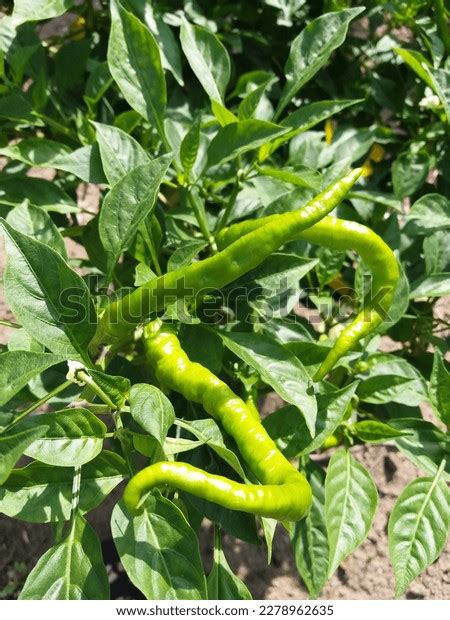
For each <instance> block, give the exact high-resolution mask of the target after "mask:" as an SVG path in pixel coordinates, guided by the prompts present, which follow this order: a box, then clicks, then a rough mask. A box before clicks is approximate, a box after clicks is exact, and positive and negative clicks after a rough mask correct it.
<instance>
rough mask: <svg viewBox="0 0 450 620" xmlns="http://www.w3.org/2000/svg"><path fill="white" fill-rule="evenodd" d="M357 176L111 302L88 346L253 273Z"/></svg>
mask: <svg viewBox="0 0 450 620" xmlns="http://www.w3.org/2000/svg"><path fill="white" fill-rule="evenodd" d="M360 174H361V169H355V170H352V171H351V172H349V173H348V174H347V175H346V176H344V177H343V178H342V179H340V180H339V181H337V182H336V183H334V184H333V185H331V186H330V187H328V188H327V189H326V190H325V191H323V192H322V193H321V194H319V195H318V196H317V197H316V198H314V199H313V200H311V201H310V202H309V203H308V204H307V205H305V206H304V207H303V208H302V209H301V210H299V211H292V212H290V213H287V214H285V215H284V216H283V219H282V220H279V221H278V220H277V221H274V222H272V221H268V222H267V226H264V227H257V229H255V230H252V231H251V232H249V234H246V235H245V236H243V237H242V238H236V239H234V241H233V243H231V244H229V245H228V247H227V248H225V249H224V250H222V251H221V252H219V253H218V254H215V255H214V256H211V257H209V258H206V259H205V260H202V261H198V262H196V263H192V264H191V265H189V266H187V267H182V268H180V269H176V270H174V271H171V272H169V273H166V274H164V275H162V276H160V277H159V278H155V279H153V280H151V281H150V282H148V283H147V284H144V285H142V286H140V287H139V288H137V289H136V290H134V291H133V292H131V293H129V294H128V295H125V296H124V297H122V298H121V299H119V300H117V301H115V302H112V303H110V304H109V305H108V306H107V307H106V309H105V311H104V314H103V316H102V317H101V319H100V322H99V328H98V330H97V334H96V337H95V338H94V341H93V343H92V348H93V349H95V347H96V346H98V345H99V344H102V343H104V344H110V343H112V342H115V341H117V340H121V339H122V338H124V337H125V336H126V335H127V333H129V332H130V331H132V330H133V328H134V327H135V326H136V325H138V324H139V323H142V322H143V321H144V320H145V319H146V318H148V317H149V316H150V315H151V314H152V313H155V312H158V311H160V310H163V309H164V308H165V307H167V305H168V304H170V303H173V302H174V301H175V300H176V299H180V298H187V299H189V298H190V299H194V298H198V297H204V296H205V295H207V294H208V293H210V292H211V291H213V290H218V289H220V288H223V287H224V286H226V285H227V284H230V283H231V282H233V281H234V280H236V279H237V278H239V277H240V276H242V275H244V274H245V273H247V272H248V271H250V270H251V269H254V268H255V267H257V266H258V265H259V264H260V263H262V262H263V260H265V259H266V258H267V257H268V256H270V255H271V254H272V253H273V252H275V251H276V250H278V249H279V248H280V247H281V246H282V245H284V244H285V243H286V242H287V241H288V240H289V239H291V238H292V237H293V236H296V235H298V234H299V233H300V232H301V231H302V230H305V229H306V228H309V227H310V226H312V225H313V224H315V223H316V222H318V221H320V220H321V219H322V218H323V217H324V216H325V215H326V214H327V213H329V212H330V211H332V210H333V209H334V208H335V207H336V206H337V205H338V204H339V203H340V202H341V201H342V200H343V199H344V198H345V196H346V194H347V193H348V192H349V190H350V189H351V187H352V186H353V185H354V183H355V182H356V181H357V179H358V178H359V176H360Z"/></svg>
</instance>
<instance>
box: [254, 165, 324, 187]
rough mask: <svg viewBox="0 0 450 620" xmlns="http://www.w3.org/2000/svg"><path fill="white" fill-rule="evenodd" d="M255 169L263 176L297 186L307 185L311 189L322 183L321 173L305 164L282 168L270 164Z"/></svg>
mask: <svg viewBox="0 0 450 620" xmlns="http://www.w3.org/2000/svg"><path fill="white" fill-rule="evenodd" d="M257 170H258V172H259V173H260V174H263V175H264V176H268V177H272V178H274V179H280V180H281V181H284V182H285V183H290V184H291V185H297V186H299V187H307V188H311V189H316V190H317V189H319V188H320V186H321V184H322V175H321V174H320V172H317V171H316V170H313V169H312V168H307V167H306V166H299V165H297V166H286V167H284V168H280V167H277V168H275V167H272V166H258V167H257Z"/></svg>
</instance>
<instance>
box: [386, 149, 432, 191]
mask: <svg viewBox="0 0 450 620" xmlns="http://www.w3.org/2000/svg"><path fill="white" fill-rule="evenodd" d="M430 166H431V160H430V157H429V155H428V154H427V153H425V152H423V151H420V152H418V153H412V152H411V151H404V152H403V153H400V155H399V156H398V157H397V159H396V160H395V161H394V163H393V164H392V185H393V187H394V194H395V196H396V197H397V198H406V197H407V196H412V195H413V194H414V193H415V192H416V191H417V190H419V189H420V188H421V187H422V185H423V184H424V183H425V181H426V178H427V176H428V172H429V170H430Z"/></svg>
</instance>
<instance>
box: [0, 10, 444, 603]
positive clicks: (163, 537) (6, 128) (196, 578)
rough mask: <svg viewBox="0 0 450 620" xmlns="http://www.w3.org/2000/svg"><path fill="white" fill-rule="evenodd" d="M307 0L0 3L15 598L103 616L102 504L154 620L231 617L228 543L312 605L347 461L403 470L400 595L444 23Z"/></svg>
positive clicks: (415, 565) (6, 499) (358, 471)
mask: <svg viewBox="0 0 450 620" xmlns="http://www.w3.org/2000/svg"><path fill="white" fill-rule="evenodd" d="M321 4H322V3H308V2H305V1H302V0H300V1H297V2H278V1H274V0H270V1H269V0H258V2H255V3H252V10H251V11H250V10H249V9H248V3H247V2H239V1H238V0H236V1H235V2H230V3H228V4H225V5H224V3H223V2H215V1H208V2H206V1H204V2H203V1H199V2H198V3H191V2H182V1H181V0H180V1H179V2H172V3H165V2H162V1H161V2H150V1H141V2H137V1H135V0H120V1H119V0H112V2H110V3H101V2H90V1H86V2H71V1H70V0H64V1H61V0H46V2H43V1H42V0H17V1H16V2H15V3H14V7H10V6H9V5H7V6H4V11H5V13H4V15H3V18H2V20H1V22H0V50H1V57H0V58H1V63H0V79H1V84H0V88H1V99H0V128H1V129H0V131H1V133H0V136H1V148H0V155H1V156H2V157H3V158H4V162H3V163H4V165H3V169H2V172H1V176H0V212H1V216H2V220H1V222H2V229H3V233H4V239H5V247H6V257H7V265H6V269H5V272H4V276H3V284H4V290H5V296H6V301H7V304H8V306H9V310H10V311H11V313H9V310H8V311H5V316H4V317H3V318H2V325H3V327H4V329H5V335H6V344H5V345H3V351H2V353H1V354H0V386H1V392H0V407H1V408H0V512H1V513H3V514H4V515H6V516H7V517H11V518H16V519H19V520H23V521H27V522H30V523H51V524H52V526H53V531H54V539H55V542H54V545H53V546H52V547H51V548H50V549H49V550H48V551H47V552H46V553H45V554H44V555H43V557H42V558H41V559H40V560H39V561H38V562H37V564H36V566H35V567H34V568H33V569H32V570H31V572H30V574H29V575H28V577H27V578H26V581H25V583H24V585H23V588H22V589H21V593H20V597H21V598H22V599H44V598H63V599H80V598H84V599H105V598H109V596H110V592H109V584H108V577H107V573H106V568H105V565H104V562H103V558H102V550H101V542H100V539H99V537H98V535H97V533H96V532H95V530H94V528H93V526H92V525H91V524H90V512H91V511H92V510H94V509H95V508H97V507H98V506H101V505H102V504H103V502H104V501H105V500H106V498H107V497H108V496H109V495H111V497H113V498H114V504H115V505H114V508H113V509H112V513H111V515H106V513H107V508H104V507H103V510H104V513H105V517H106V516H108V518H109V516H110V519H111V531H112V535H113V538H114V543H115V546H116V549H117V553H118V555H119V557H120V559H121V562H122V564H123V566H124V569H125V571H126V573H127V575H128V578H129V579H130V581H131V582H132V583H133V584H134V585H135V586H136V587H137V588H138V589H139V590H140V591H141V592H142V595H143V596H145V597H146V598H148V599H206V598H210V599H223V598H230V599H246V598H251V594H250V592H249V590H248V588H247V587H246V585H245V584H244V583H243V582H242V581H241V579H240V578H239V577H238V576H236V575H235V574H234V573H233V572H232V570H231V569H230V567H229V565H228V563H227V559H226V558H225V555H224V552H223V549H222V536H223V534H224V533H225V534H226V535H229V536H232V537H235V538H237V539H241V540H244V541H247V542H250V543H252V544H255V545H257V544H261V542H262V540H264V543H265V544H266V546H267V550H268V561H269V562H270V558H271V550H272V545H273V544H275V545H276V544H277V543H276V538H275V540H274V535H275V530H276V526H277V523H279V527H280V528H283V529H284V530H285V531H286V532H287V534H288V536H289V537H290V540H291V543H292V551H293V556H294V557H295V562H296V565H297V568H298V572H299V576H300V578H301V579H302V580H303V582H304V584H305V585H306V587H307V589H308V591H309V594H310V596H311V597H312V598H316V597H318V596H320V593H321V591H322V590H323V588H324V586H325V584H326V583H327V580H328V579H329V578H330V577H331V576H332V575H333V574H334V572H335V571H336V570H337V568H338V567H339V565H340V564H341V563H342V562H343V561H344V560H345V559H346V558H347V557H348V556H349V555H350V554H351V553H352V552H353V551H354V550H355V549H356V548H357V547H358V546H359V545H360V544H361V543H362V542H363V541H364V539H365V538H366V537H367V535H368V533H369V531H370V528H371V526H372V522H373V519H374V515H375V513H376V510H377V488H376V485H375V482H374V480H373V479H372V475H371V473H370V471H369V470H368V469H367V468H366V467H365V466H364V465H363V464H362V463H361V462H360V461H359V460H358V458H357V452H358V450H356V451H355V447H357V446H361V445H362V444H387V445H389V446H390V447H391V448H392V449H396V450H399V451H400V452H401V453H402V454H403V455H404V456H405V457H406V458H407V459H409V460H411V461H412V462H413V463H414V465H415V466H416V467H417V469H418V470H420V472H421V474H420V475H419V477H417V478H416V479H413V480H411V482H410V483H409V484H408V485H407V486H406V487H405V489H404V490H403V491H402V492H401V493H400V495H399V497H398V498H397V501H396V503H395V505H394V508H393V510H392V513H391V515H390V519H389V527H388V533H387V536H388V541H389V549H390V556H391V561H392V568H393V572H394V575H395V582H396V588H395V595H396V596H398V597H400V596H403V595H404V593H405V592H406V590H407V589H408V587H409V585H410V583H411V582H412V581H413V580H414V579H415V578H416V577H417V576H418V575H419V574H420V573H421V572H422V571H424V570H425V569H426V568H427V567H428V566H429V565H430V564H431V563H432V562H434V561H435V560H436V559H437V558H438V557H439V555H440V553H441V551H442V550H443V548H444V546H445V543H446V540H447V535H448V527H449V493H448V487H447V484H448V480H449V476H450V464H449V446H450V438H449V434H448V428H449V427H450V408H449V407H450V404H449V403H450V376H449V371H448V369H447V363H446V360H445V353H446V339H445V337H446V336H445V334H446V332H445V330H447V333H448V323H446V322H445V317H442V316H439V315H438V313H437V311H436V308H435V306H436V301H437V300H438V299H439V298H440V297H442V296H444V295H446V294H448V293H449V292H450V289H449V282H450V278H449V272H448V269H449V264H450V260H449V253H448V238H447V235H446V231H447V229H448V228H449V226H450V208H449V202H448V200H447V198H446V197H445V195H444V192H445V191H446V188H447V187H448V179H445V177H444V170H445V162H447V163H448V131H449V113H448V111H449V105H450V104H449V79H450V73H449V68H448V51H449V45H448V34H447V32H446V29H445V25H446V23H447V21H448V13H447V11H446V8H445V4H444V3H443V2H442V1H436V2H434V3H427V2H417V3H411V5H410V7H409V9H408V12H406V13H405V12H402V10H401V8H399V7H398V6H397V5H400V4H402V3H381V2H380V3H378V2H377V3H373V2H369V3H368V4H369V6H368V8H367V9H365V8H364V7H362V6H361V7H352V6H351V5H352V3H351V2H330V1H327V2H325V3H324V4H323V6H319V5H321ZM408 4H409V3H408ZM399 25H400V27H403V28H408V38H407V41H406V42H405V41H403V42H402V44H399V41H398V40H397V39H396V36H397V35H398V28H399ZM380 28H381V30H382V31H383V32H384V34H382V35H380V34H379V33H380ZM396 29H397V30H396ZM399 85H400V86H399ZM397 89H399V90H398V92H397ZM40 169H42V170H40ZM89 192H90V193H91V194H92V195H94V196H98V200H97V201H96V200H93V201H92V200H91V201H90V203H89V204H87V203H86V200H85V196H84V194H86V193H89ZM6 312H8V313H6ZM306 312H308V313H309V314H310V315H311V316H312V317H313V318H314V319H315V320H314V321H309V322H308V321H307V320H306V318H305V313H306ZM388 338H390V339H391V340H390V341H389V342H390V343H391V344H392V340H394V341H395V345H396V346H395V347H394V348H395V350H394V352H393V353H386V352H379V347H380V345H383V344H385V343H386V342H388ZM269 393H276V394H277V395H278V397H279V402H280V406H279V408H278V409H277V410H275V411H274V412H272V413H270V414H269V415H265V416H262V417H261V415H260V408H261V407H262V406H263V404H264V399H265V396H266V395H267V394H269ZM427 403H428V404H429V405H431V408H432V413H430V412H429V413H428V415H427V417H426V419H425V418H424V417H423V415H422V410H421V409H420V406H422V407H423V405H424V404H425V405H426V404H427ZM122 496H123V499H122ZM105 505H106V504H104V505H103V506H105ZM108 505H111V504H110V503H108ZM205 517H206V518H207V519H209V520H210V521H211V522H212V523H213V524H214V558H213V566H212V569H211V571H210V572H209V574H208V575H207V576H206V575H205V569H204V566H203V563H202V558H201V557H200V552H199V544H198V539H199V535H201V526H202V521H203V519H204V518H205ZM393 594H394V593H393Z"/></svg>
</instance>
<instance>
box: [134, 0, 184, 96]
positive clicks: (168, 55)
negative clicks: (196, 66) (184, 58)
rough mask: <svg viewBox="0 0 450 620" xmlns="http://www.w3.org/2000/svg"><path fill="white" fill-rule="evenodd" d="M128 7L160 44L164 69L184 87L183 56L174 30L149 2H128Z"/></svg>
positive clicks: (140, 0)
mask: <svg viewBox="0 0 450 620" xmlns="http://www.w3.org/2000/svg"><path fill="white" fill-rule="evenodd" d="M127 5H128V6H130V7H131V8H132V9H133V12H134V13H135V14H136V15H137V16H138V17H139V19H140V20H141V21H143V22H144V23H145V24H146V25H147V27H148V28H149V29H150V31H151V32H152V34H153V36H154V37H155V39H156V41H157V42H158V46H159V51H160V53H161V62H162V66H163V67H164V69H167V70H168V71H170V72H171V73H172V75H173V77H174V78H175V79H176V81H177V82H178V84H180V86H183V75H182V70H181V54H180V49H179V46H178V43H177V41H176V39H175V36H174V35H173V32H172V30H171V29H170V28H169V26H168V25H167V24H166V23H165V21H164V19H163V18H162V16H161V15H158V13H155V11H154V10H153V7H152V6H151V4H150V3H149V2H145V3H143V2H142V0H126V2H125V6H127Z"/></svg>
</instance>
